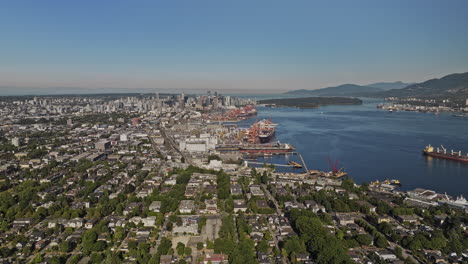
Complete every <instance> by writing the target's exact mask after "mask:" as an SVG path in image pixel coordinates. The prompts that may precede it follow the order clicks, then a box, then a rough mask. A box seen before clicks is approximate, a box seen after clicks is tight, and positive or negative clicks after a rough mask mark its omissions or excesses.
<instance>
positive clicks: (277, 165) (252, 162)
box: [245, 161, 294, 168]
mask: <svg viewBox="0 0 468 264" xmlns="http://www.w3.org/2000/svg"><path fill="white" fill-rule="evenodd" d="M245 162H247V164H257V165H264V164H265V165H273V166H275V167H289V168H293V167H294V166H292V165H287V164H273V163H265V162H256V161H245Z"/></svg>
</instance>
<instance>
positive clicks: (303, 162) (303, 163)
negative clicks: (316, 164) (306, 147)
mask: <svg viewBox="0 0 468 264" xmlns="http://www.w3.org/2000/svg"><path fill="white" fill-rule="evenodd" d="M298 155H299V158H301V161H302V165H304V168H305V170H306V171H307V172H309V169H308V168H307V165H306V163H305V161H304V159H303V158H302V155H301V154H300V153H298Z"/></svg>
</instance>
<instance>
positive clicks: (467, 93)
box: [379, 72, 468, 99]
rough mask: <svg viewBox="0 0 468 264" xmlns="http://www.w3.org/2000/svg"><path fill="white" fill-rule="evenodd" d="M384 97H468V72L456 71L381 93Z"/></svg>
mask: <svg viewBox="0 0 468 264" xmlns="http://www.w3.org/2000/svg"><path fill="white" fill-rule="evenodd" d="M379 96H382V97H418V98H458V99H461V98H464V99H466V98H468V72H465V73H455V74H450V75H447V76H444V77H442V78H440V79H431V80H428V81H425V82H422V83H416V84H412V85H410V86H408V87H405V88H403V89H393V90H388V91H385V92H382V93H380V94H379Z"/></svg>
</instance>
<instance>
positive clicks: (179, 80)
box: [0, 0, 468, 93]
mask: <svg viewBox="0 0 468 264" xmlns="http://www.w3.org/2000/svg"><path fill="white" fill-rule="evenodd" d="M467 13H468V1H466V0H449V1H447V0H439V1H432V0H392V1H383V0H381V1H380V0H362V1H361V0H352V1H350V0H343V1H330V0H327V1H312V0H304V1H302V0H283V1H275V0H245V1H244V0H233V1H228V0H226V1H225V0H187V1H182V0H180V1H179V0H167V1H156V0H151V1H150V0H148V1H143V0H122V1H120V0H108V1H105V0H76V1H75V0H73V1H64V0H55V1H53V0H29V1H25V0H13V1H11V0H0V87H1V88H0V89H3V93H6V91H7V89H9V90H8V91H11V88H6V87H14V89H15V91H16V92H18V93H21V91H30V90H31V88H38V89H39V88H49V87H64V88H66V87H81V88H87V89H103V88H105V89H110V88H129V89H133V88H158V89H182V88H184V89H193V90H196V89H211V90H215V89H218V90H226V91H228V90H229V91H259V92H268V91H278V90H292V89H316V88H322V87H326V86H332V85H338V84H343V83H358V84H367V83H372V82H377V81H406V82H414V81H416V82H418V81H424V80H427V79H429V78H434V77H441V76H443V75H446V74H450V73H454V72H466V71H468V16H467ZM21 89H23V90H21ZM60 89H61V88H60ZM103 91H104V90H103ZM1 92H2V91H1V90H0V93H1Z"/></svg>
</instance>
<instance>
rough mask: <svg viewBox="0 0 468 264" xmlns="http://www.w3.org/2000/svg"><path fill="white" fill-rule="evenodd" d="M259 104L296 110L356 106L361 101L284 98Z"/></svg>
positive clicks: (349, 99)
mask: <svg viewBox="0 0 468 264" xmlns="http://www.w3.org/2000/svg"><path fill="white" fill-rule="evenodd" d="M258 103H259V104H266V105H275V106H290V107H298V108H318V107H320V106H324V105H358V104H362V101H361V100H360V99H358V98H348V97H304V98H284V99H266V100H260V101H258Z"/></svg>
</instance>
